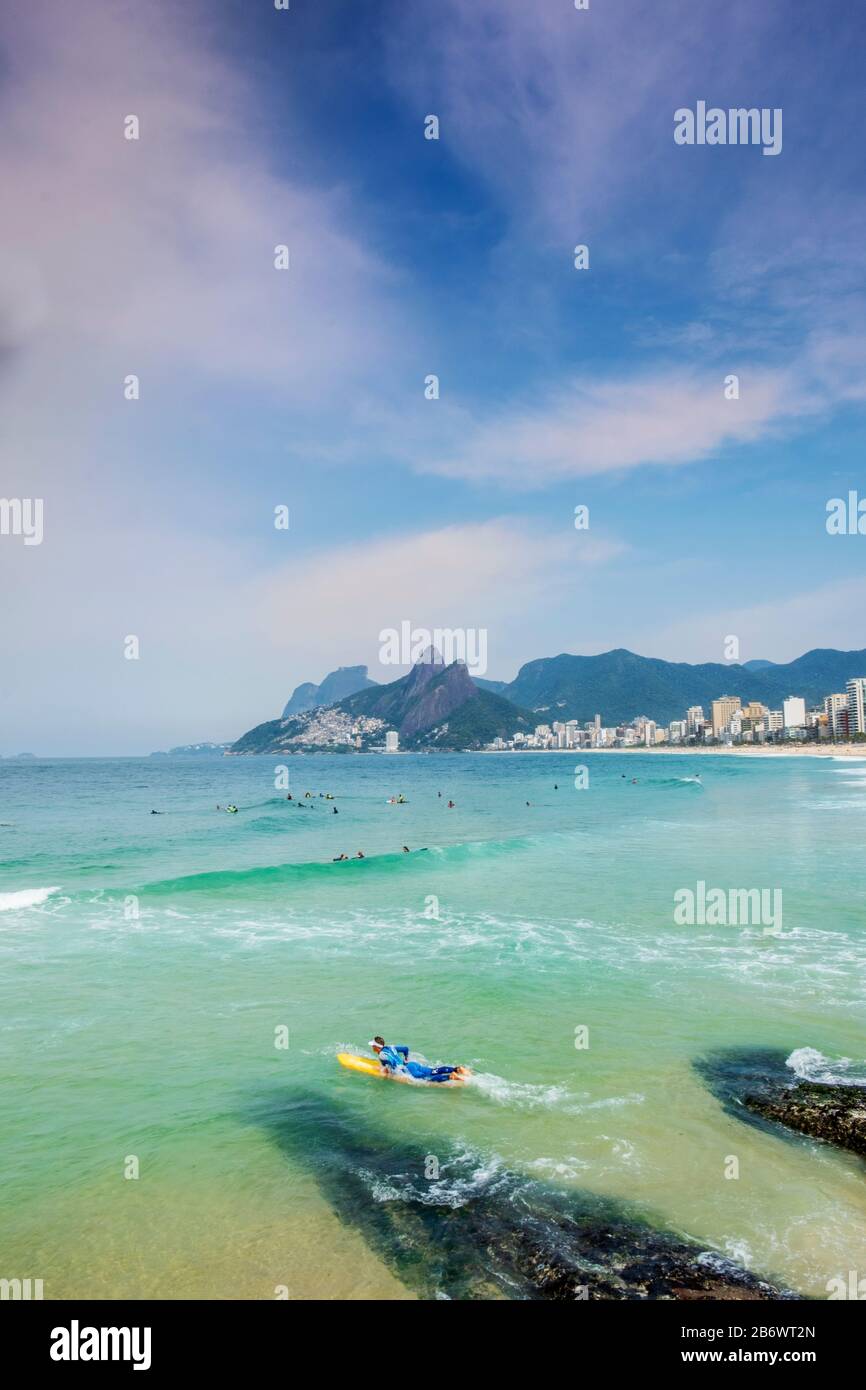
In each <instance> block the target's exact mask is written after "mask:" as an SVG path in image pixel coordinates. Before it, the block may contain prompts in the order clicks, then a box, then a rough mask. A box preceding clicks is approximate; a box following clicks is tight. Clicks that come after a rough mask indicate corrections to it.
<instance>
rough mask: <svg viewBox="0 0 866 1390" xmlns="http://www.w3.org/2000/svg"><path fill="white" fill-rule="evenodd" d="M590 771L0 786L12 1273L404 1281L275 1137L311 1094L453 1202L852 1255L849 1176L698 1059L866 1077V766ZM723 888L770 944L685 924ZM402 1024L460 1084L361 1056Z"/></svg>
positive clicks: (752, 1263)
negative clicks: (592, 1211)
mask: <svg viewBox="0 0 866 1390" xmlns="http://www.w3.org/2000/svg"><path fill="white" fill-rule="evenodd" d="M580 760H581V755H578V756H577V757H576V756H575V755H574V754H564V753H563V754H525V755H516V756H515V755H469V754H467V755H453V756H452V755H435V756H426V757H425V756H414V755H401V756H399V757H396V758H394V757H391V758H388V757H382V756H374V755H357V756H352V755H349V756H342V757H340V756H327V755H320V756H316V757H303V758H302V757H296V758H293V759H290V760H289V764H288V765H289V768H290V775H291V788H292V792H293V794H294V796H295V797H301V798H303V793H304V791H305V790H307V789H309V790H310V791H312V792H313V793H314V796H313V797H312V798H311V799H310V800H308V801H306V802H302V805H300V806H299V805H297V804H296V803H295V802H291V803H289V802H287V801H286V799H285V796H286V793H285V791H284V790H279V791H278V790H276V789H275V771H276V767H277V765H278V764H277V760H275V759H271V758H250V759H201V760H199V759H183V758H175V759H171V758H164V759H150V760H148V759H141V760H132V759H117V760H111V761H98V760H82V761H53V762H47V761H46V762H42V761H40V762H34V763H24V762H21V763H4V764H2V765H0V791H2V810H0V820H2V822H3V823H2V825H0V855H2V861H0V961H2V970H0V1029H2V1031H0V1066H2V1075H3V1085H2V1090H0V1184H2V1227H3V1238H2V1259H3V1265H4V1268H3V1269H0V1275H3V1276H4V1277H15V1276H17V1277H33V1278H42V1279H43V1280H44V1285H45V1295H46V1297H57V1298H71V1297H92V1298H97V1297H108V1298H129V1297H169V1298H191V1297H209V1298H272V1297H274V1290H275V1288H277V1287H278V1286H279V1287H282V1288H284V1289H286V1290H288V1293H289V1296H290V1297H295V1298H313V1297H325V1298H334V1299H342V1298H368V1297H385V1298H409V1297H413V1296H414V1294H413V1293H412V1291H411V1289H410V1288H409V1287H408V1286H407V1284H406V1283H405V1282H404V1281H403V1279H402V1278H401V1277H400V1274H399V1270H398V1269H397V1267H396V1266H395V1265H394V1263H393V1262H391V1261H389V1260H388V1259H387V1258H383V1256H382V1251H381V1249H377V1248H375V1246H374V1244H372V1243H371V1242H369V1241H368V1240H366V1239H365V1236H364V1231H363V1229H362V1228H361V1227H359V1226H353V1225H351V1224H349V1223H346V1222H345V1221H343V1220H341V1219H340V1216H339V1214H338V1213H337V1212H336V1211H335V1210H334V1207H333V1205H332V1203H331V1202H329V1200H328V1197H327V1192H326V1190H324V1189H323V1188H322V1186H321V1185H320V1183H319V1182H318V1181H317V1168H318V1166H319V1164H320V1161H321V1156H322V1155H323V1154H324V1153H325V1152H326V1151H327V1147H328V1143H329V1142H333V1136H331V1140H330V1141H329V1136H328V1133H327V1124H326V1123H325V1122H324V1121H323V1122H322V1124H321V1125H320V1126H319V1128H318V1129H317V1128H316V1126H315V1125H313V1126H312V1127H310V1128H309V1130H308V1131H306V1130H305V1131H304V1132H303V1134H300V1133H299V1135H298V1136H297V1138H298V1142H297V1143H296V1144H295V1145H294V1147H292V1146H287V1145H285V1144H281V1143H279V1142H277V1141H276V1140H275V1133H276V1128H275V1125H274V1124H273V1123H271V1121H273V1120H275V1119H279V1118H280V1117H281V1116H285V1115H291V1114H292V1113H293V1106H295V1105H296V1104H297V1101H298V1097H300V1096H304V1097H307V1098H309V1097H314V1098H321V1099H322V1102H323V1104H325V1105H331V1104H333V1105H334V1106H336V1107H339V1110H340V1113H341V1115H343V1116H344V1117H346V1116H348V1117H349V1119H350V1120H351V1122H352V1124H353V1125H355V1126H356V1127H357V1132H358V1134H359V1135H364V1134H367V1135H369V1134H379V1133H381V1134H385V1135H388V1136H389V1142H391V1143H393V1144H394V1146H395V1155H396V1156H397V1157H398V1158H399V1153H400V1147H399V1146H400V1143H401V1141H404V1142H405V1143H406V1144H407V1145H409V1144H410V1143H411V1144H415V1143H416V1141H417V1140H418V1139H419V1137H421V1138H422V1139H423V1143H424V1144H425V1145H429V1148H430V1152H431V1154H432V1155H433V1156H434V1157H436V1156H437V1155H440V1156H441V1158H442V1161H443V1163H444V1164H445V1179H444V1181H445V1182H446V1185H447V1181H448V1178H447V1172H448V1161H449V1158H448V1156H449V1155H453V1154H455V1153H457V1152H459V1153H460V1155H461V1165H462V1166H461V1172H462V1174H463V1176H462V1177H461V1180H460V1181H461V1182H464V1183H465V1181H466V1178H465V1173H466V1166H467V1164H468V1165H469V1168H470V1170H471V1171H473V1172H475V1173H476V1174H477V1175H478V1178H479V1180H481V1179H482V1178H483V1176H484V1175H485V1174H489V1173H490V1172H491V1171H495V1170H496V1169H497V1167H498V1166H507V1167H508V1168H510V1169H514V1170H517V1171H519V1172H525V1173H527V1174H530V1175H533V1176H534V1177H536V1178H538V1179H542V1180H544V1181H546V1182H550V1183H553V1184H555V1185H557V1186H560V1187H565V1188H568V1187H572V1188H575V1189H581V1190H582V1191H585V1192H587V1191H588V1192H594V1193H598V1194H603V1195H605V1196H611V1197H614V1198H621V1199H623V1200H626V1201H628V1202H630V1203H632V1204H634V1206H635V1208H636V1209H637V1210H638V1211H640V1212H642V1213H645V1214H646V1215H647V1216H648V1217H649V1218H650V1219H651V1220H652V1221H653V1222H654V1223H656V1224H658V1225H659V1226H660V1227H663V1228H664V1229H667V1230H670V1231H673V1232H676V1233H678V1234H681V1235H688V1236H691V1237H693V1238H694V1239H696V1240H698V1241H699V1242H701V1243H702V1245H703V1246H704V1247H705V1249H707V1250H709V1251H716V1252H719V1253H721V1254H726V1255H729V1256H731V1257H733V1258H734V1259H736V1260H738V1261H740V1262H742V1263H743V1264H745V1265H746V1266H747V1267H749V1268H750V1269H753V1270H755V1271H756V1272H758V1273H760V1274H762V1275H766V1276H771V1277H773V1278H775V1279H777V1280H779V1281H780V1282H783V1283H786V1284H788V1285H790V1286H792V1287H794V1288H796V1289H798V1290H799V1291H801V1292H803V1293H808V1294H812V1295H815V1296H822V1295H823V1294H824V1289H825V1284H826V1282H827V1280H828V1279H830V1278H833V1277H835V1276H837V1275H839V1274H840V1273H842V1274H846V1273H847V1271H848V1270H849V1269H852V1268H854V1269H856V1268H862V1258H863V1255H862V1251H863V1237H864V1230H866V1184H864V1181H863V1169H862V1164H860V1163H859V1162H858V1161H857V1160H856V1159H854V1158H853V1157H846V1156H844V1155H842V1154H841V1153H837V1152H835V1151H833V1150H831V1149H829V1148H826V1147H822V1146H820V1145H816V1144H813V1143H810V1142H808V1141H795V1142H788V1141H786V1140H784V1139H782V1138H780V1137H779V1136H778V1135H774V1134H770V1133H768V1132H762V1131H760V1130H756V1129H753V1128H750V1127H747V1126H745V1125H742V1124H739V1123H738V1122H737V1121H736V1120H735V1119H734V1118H733V1117H731V1116H728V1115H726V1114H725V1113H724V1112H723V1110H722V1109H721V1107H720V1105H719V1104H718V1102H717V1101H716V1100H715V1099H714V1098H713V1097H712V1096H711V1095H710V1094H709V1093H708V1091H707V1089H706V1087H705V1086H704V1085H703V1083H702V1081H701V1079H700V1076H699V1075H698V1074H697V1073H696V1072H695V1070H694V1068H693V1065H692V1064H693V1062H694V1060H695V1059H697V1058H699V1057H700V1056H702V1055H703V1054H704V1053H706V1052H708V1051H711V1050H715V1049H719V1048H726V1047H743V1046H752V1045H754V1046H770V1047H773V1048H781V1049H782V1050H783V1051H784V1053H785V1055H790V1054H792V1053H798V1054H799V1053H801V1052H802V1050H803V1049H806V1048H811V1049H814V1050H816V1051H817V1052H819V1053H821V1054H823V1056H824V1058H826V1059H829V1061H828V1062H827V1063H826V1065H829V1066H830V1067H831V1069H832V1067H833V1066H834V1065H839V1064H840V1059H844V1058H849V1059H853V1060H854V1062H855V1063H858V1062H859V1063H860V1064H862V1059H863V1055H864V992H866V991H864V979H866V975H864V965H866V863H864V855H863V841H864V827H866V762H854V761H851V762H843V761H838V760H832V759H826V760H825V759H814V758H805V757H803V758H778V759H769V758H767V759H747V758H743V757H715V756H714V757H699V756H695V757H689V756H674V755H656V754H652V755H647V754H631V755H629V754H599V755H594V756H593V755H583V756H582V761H583V762H584V763H585V764H586V765H588V767H589V786H588V787H586V788H582V789H580V790H578V789H577V788H576V787H575V784H574V782H575V778H574V773H575V766H576V763H577V762H578V761H580ZM696 773H699V774H700V776H701V779H702V783H703V785H700V784H699V783H698V782H696V781H695V780H694V778H695V774H696ZM623 774H625V775H623ZM632 778H637V779H638V781H637V783H633V781H632ZM555 784H558V788H557V789H555ZM326 791H327V792H331V793H333V794H334V796H335V798H336V801H335V802H333V803H332V802H326V801H325V800H324V799H321V798H320V797H319V796H318V793H319V792H326ZM400 792H402V793H403V794H404V795H405V796H406V797H407V798H408V804H406V805H402V806H398V805H389V804H387V801H388V798H389V797H391V796H393V795H396V794H397V793H400ZM440 792H441V796H439V795H438V793H440ZM449 798H450V799H453V800H454V801H455V802H456V806H455V807H454V808H453V809H448V807H447V801H448V799H449ZM527 801H528V802H530V803H531V804H530V805H529V806H527V805H526V802H527ZM217 802H219V803H220V804H221V805H225V804H227V803H229V802H233V803H235V804H236V805H237V806H238V807H239V813H238V815H236V816H233V815H226V814H225V813H223V812H221V811H217V810H216V803H217ZM334 805H336V806H337V808H338V814H337V815H334V814H333V806H334ZM152 809H156V810H159V811H161V812H162V813H163V814H161V815H158V816H152V815H151V814H150V812H151V810H152ZM403 845H407V846H408V847H409V848H410V849H411V850H412V851H413V853H410V854H408V855H406V854H404V853H403V852H402V846H403ZM358 849H361V850H363V851H364V854H365V855H366V856H367V857H366V858H365V859H364V860H363V861H350V862H348V863H332V862H331V861H332V859H333V858H334V856H336V855H338V854H340V853H341V852H345V853H347V854H349V855H353V854H355V852H356V851H357V850H358ZM698 880H703V881H705V882H706V883H707V884H708V885H709V886H715V887H722V888H725V889H727V888H729V887H738V888H780V889H781V890H782V894H783V904H784V915H783V922H782V927H781V930H780V931H779V933H778V934H768V933H766V932H765V931H764V929H763V927H762V926H761V925H754V926H700V925H698V926H687V927H684V926H677V925H675V923H674V916H673V903H674V894H675V892H676V891H677V890H678V889H681V888H688V887H691V888H694V887H695V884H696V882H697V881H698ZM581 1027H585V1028H588V1030H589V1046H588V1047H587V1048H577V1047H576V1046H575V1036H576V1033H575V1030H576V1029H579V1028H581ZM279 1030H287V1034H288V1046H287V1047H284V1046H275V1040H277V1041H281V1040H282V1038H283V1036H284V1034H281V1033H280V1032H279ZM377 1032H381V1033H383V1034H384V1035H385V1036H386V1037H388V1038H389V1039H390V1040H392V1041H396V1042H401V1043H402V1042H405V1043H408V1044H410V1045H411V1046H412V1047H413V1049H414V1050H415V1051H416V1052H417V1053H419V1054H420V1055H423V1056H424V1057H426V1058H428V1059H429V1060H431V1061H442V1062H450V1061H456V1060H459V1061H462V1062H465V1063H468V1064H469V1065H471V1066H472V1067H473V1069H474V1071H475V1077H474V1080H473V1083H472V1084H471V1085H469V1086H467V1087H466V1088H465V1089H463V1090H459V1091H454V1090H452V1091H445V1092H442V1091H436V1090H434V1089H433V1088H412V1087H406V1086H395V1085H389V1084H386V1083H382V1082H379V1081H377V1080H367V1079H365V1078H363V1077H359V1076H356V1075H353V1074H351V1073H349V1072H345V1071H343V1070H342V1069H341V1068H339V1067H338V1065H337V1063H336V1061H335V1057H336V1053H337V1052H339V1051H341V1050H350V1051H366V1050H367V1048H366V1043H367V1040H368V1039H369V1038H370V1037H371V1036H372V1035H373V1034H374V1033H377ZM795 1061H796V1059H795ZM843 1065H844V1064H843ZM792 1075H793V1072H792ZM731 1156H733V1157H735V1158H736V1159H737V1160H738V1163H739V1173H740V1176H739V1178H737V1179H735V1180H729V1179H727V1178H726V1177H725V1168H726V1164H727V1163H728V1160H729V1158H730V1157H731ZM132 1160H135V1162H136V1163H137V1171H138V1176H137V1177H135V1178H128V1177H126V1176H125V1171H135V1166H134V1163H133V1162H132ZM371 1200H373V1201H381V1202H387V1201H388V1194H387V1192H373V1194H372V1196H371ZM448 1200H450V1201H452V1202H453V1203H455V1204H457V1205H459V1203H460V1201H461V1200H462V1199H461V1189H460V1187H459V1184H457V1182H456V1180H455V1184H454V1187H453V1190H452V1191H451V1192H450V1195H449V1198H448ZM419 1258H424V1252H421V1253H420V1256H419Z"/></svg>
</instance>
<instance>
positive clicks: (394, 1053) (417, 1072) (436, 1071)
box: [370, 1035, 466, 1081]
mask: <svg viewBox="0 0 866 1390" xmlns="http://www.w3.org/2000/svg"><path fill="white" fill-rule="evenodd" d="M370 1046H371V1047H372V1049H373V1051H374V1052H375V1054H376V1056H377V1057H378V1059H379V1062H380V1063H381V1065H382V1066H383V1067H384V1068H385V1070H386V1071H401V1072H408V1074H409V1075H410V1076H411V1077H414V1079H415V1080H416V1081H450V1080H451V1078H452V1077H453V1076H463V1075H464V1074H465V1070H466V1069H465V1067H425V1066H423V1065H422V1063H421V1062H410V1061H409V1049H408V1047H403V1046H400V1047H390V1046H389V1045H388V1043H386V1042H385V1039H384V1038H380V1037H378V1035H377V1036H376V1037H375V1038H372V1039H371V1041H370Z"/></svg>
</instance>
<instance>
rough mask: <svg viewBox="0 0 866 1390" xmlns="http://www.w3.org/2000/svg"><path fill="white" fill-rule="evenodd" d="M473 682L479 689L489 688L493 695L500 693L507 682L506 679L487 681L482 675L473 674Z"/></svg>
mask: <svg viewBox="0 0 866 1390" xmlns="http://www.w3.org/2000/svg"><path fill="white" fill-rule="evenodd" d="M472 679H473V680H474V682H475V684H476V685H477V686H478V687H479V689H481V690H490V691H492V693H493V694H494V695H501V694H502V692H503V690H504V689H505V687H506V686H507V684H508V681H488V680H485V679H484V677H483V676H473V677H472Z"/></svg>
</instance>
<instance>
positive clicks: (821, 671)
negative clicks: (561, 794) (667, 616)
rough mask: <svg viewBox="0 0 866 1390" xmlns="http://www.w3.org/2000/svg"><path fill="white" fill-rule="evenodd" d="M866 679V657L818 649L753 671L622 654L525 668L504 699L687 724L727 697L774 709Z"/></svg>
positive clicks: (549, 709) (542, 710)
mask: <svg viewBox="0 0 866 1390" xmlns="http://www.w3.org/2000/svg"><path fill="white" fill-rule="evenodd" d="M864 674H866V651H854V652H838V651H834V650H832V649H823V648H819V649H816V650H814V651H810V652H806V653H805V654H804V655H803V656H800V657H798V658H797V659H796V661H790V662H788V663H787V664H785V665H772V664H771V665H768V666H766V667H761V668H760V669H759V670H754V669H751V668H749V667H746V666H739V665H731V666H727V665H725V664H724V663H722V662H706V663H703V664H700V665H695V666H692V665H689V664H688V663H686V662H672V661H662V660H660V659H658V658H655V657H646V656H637V655H636V654H635V653H634V652H629V651H625V650H624V649H622V648H619V649H617V650H616V651H611V652H603V653H602V654H601V655H599V656H569V655H567V654H562V655H561V656H553V657H542V658H541V659H540V660H537V661H530V662H527V664H526V665H525V666H521V668H520V670H519V672H518V673H517V677H516V679H515V680H513V681H512V682H511V684H510V685H507V686H506V687H505V690H504V691H503V694H504V695H505V697H506V698H507V699H508V700H510V701H512V702H513V703H514V704H517V705H520V706H523V707H525V708H529V709H531V710H534V711H535V712H536V714H538V715H543V717H544V721H545V722H546V723H549V722H550V721H551V720H552V719H579V720H580V721H581V722H584V721H586V720H589V719H592V717H593V716H594V715H595V714H600V715H601V716H602V719H603V720H604V722H605V723H606V724H620V723H624V722H627V721H628V720H631V719H634V718H635V716H636V715H638V714H646V715H649V717H650V718H652V719H655V720H657V721H658V722H659V723H665V724H666V723H668V722H669V721H670V720H671V719H681V718H683V716H684V715H685V712H686V709H687V708H688V706H689V705H702V706H703V707H704V710H705V712H709V708H710V705H711V703H712V701H713V700H714V699H717V698H718V696H720V695H739V697H740V699H742V700H760V701H762V703H764V704H766V705H770V706H771V707H772V708H773V709H777V708H779V707H780V705H781V702H782V700H784V699H785V697H786V696H788V695H802V696H804V697H805V699H806V703H807V704H817V703H819V702H820V701H821V700H823V698H824V696H825V695H829V694H830V693H831V692H833V691H838V690H844V689H845V682H846V680H848V679H849V678H850V677H851V676H859V675H864Z"/></svg>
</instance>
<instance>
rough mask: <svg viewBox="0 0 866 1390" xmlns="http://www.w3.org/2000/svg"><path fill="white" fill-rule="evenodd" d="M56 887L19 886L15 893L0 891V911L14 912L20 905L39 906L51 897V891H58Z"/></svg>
mask: <svg viewBox="0 0 866 1390" xmlns="http://www.w3.org/2000/svg"><path fill="white" fill-rule="evenodd" d="M59 892H60V889H59V888H58V887H56V886H55V887H54V888H21V889H19V891H18V892H17V893H0V912H14V911H15V910H16V909H17V908H22V907H40V906H41V905H42V903H44V902H46V901H47V899H48V898H50V897H51V894H52V893H59Z"/></svg>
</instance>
